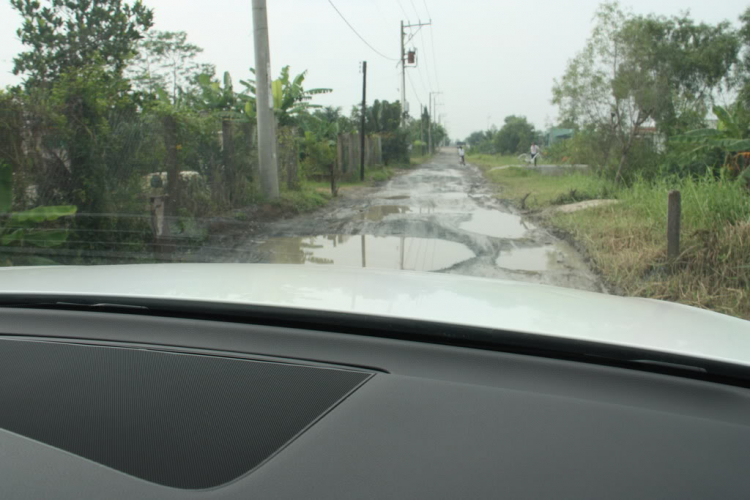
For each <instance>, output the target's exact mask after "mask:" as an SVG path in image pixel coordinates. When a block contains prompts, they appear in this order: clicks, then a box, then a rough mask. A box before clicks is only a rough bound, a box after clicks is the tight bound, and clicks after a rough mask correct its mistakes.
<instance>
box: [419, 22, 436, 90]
mask: <svg viewBox="0 0 750 500" xmlns="http://www.w3.org/2000/svg"><path fill="white" fill-rule="evenodd" d="M431 28H432V27H431ZM419 39H420V40H422V51H423V52H427V44H426V43H424V34H423V33H422V32H421V31H420V32H419ZM425 59H427V58H426V57H425ZM425 65H426V61H425ZM432 70H433V71H435V68H433V69H432ZM426 71H427V81H428V82H430V92H432V90H433V89H434V87H433V86H432V79H431V78H430V68H429V67H428V68H427V70H426Z"/></svg>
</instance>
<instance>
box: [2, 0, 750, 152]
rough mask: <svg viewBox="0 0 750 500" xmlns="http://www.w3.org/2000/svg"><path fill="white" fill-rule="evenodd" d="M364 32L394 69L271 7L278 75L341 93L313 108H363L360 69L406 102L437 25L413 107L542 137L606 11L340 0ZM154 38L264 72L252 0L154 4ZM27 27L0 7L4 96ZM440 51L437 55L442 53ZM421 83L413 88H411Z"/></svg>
mask: <svg viewBox="0 0 750 500" xmlns="http://www.w3.org/2000/svg"><path fill="white" fill-rule="evenodd" d="M332 1H333V3H334V4H335V5H336V6H337V7H338V9H339V10H340V11H341V12H342V14H343V15H344V16H345V17H346V18H347V19H348V21H349V22H350V23H351V24H352V25H353V26H354V27H355V28H356V29H357V31H358V32H359V33H360V34H361V35H362V36H363V37H364V38H365V39H366V40H367V41H368V42H369V43H370V44H371V45H372V46H373V47H375V49H377V50H378V51H380V52H381V53H382V54H384V55H385V56H387V57H388V58H390V59H394V60H388V59H386V58H384V57H381V56H380V55H378V54H376V53H375V52H373V51H372V50H370V49H369V48H368V47H367V46H366V45H365V44H364V43H363V42H361V41H360V40H359V39H358V38H357V36H356V35H355V34H354V33H352V31H351V30H350V29H349V27H347V25H346V24H345V23H344V21H343V20H342V19H341V18H340V17H339V15H338V14H337V13H336V11H335V10H334V9H333V7H331V4H330V3H329V1H328V0H268V16H269V24H270V40H271V64H272V71H273V73H274V75H277V74H278V72H279V70H280V69H281V67H282V66H284V65H291V69H292V73H293V74H296V73H299V72H301V71H303V70H308V71H309V73H308V79H307V82H306V84H307V85H306V86H307V87H309V88H312V87H328V88H332V89H334V92H333V93H332V94H330V95H325V96H320V97H319V98H316V100H315V102H317V103H318V104H323V105H335V106H341V107H343V108H344V110H345V111H346V113H347V114H348V113H349V111H350V109H351V107H352V105H354V104H355V103H357V102H358V101H360V100H361V92H362V80H361V74H360V73H359V64H360V61H363V60H366V61H368V76H369V78H368V80H369V83H368V100H369V101H370V102H371V101H372V100H373V99H386V100H397V99H399V98H400V90H399V89H400V77H399V70H398V69H397V67H396V64H397V63H396V61H397V59H398V56H399V23H400V21H402V20H404V21H408V22H410V23H417V22H418V21H422V22H426V21H429V20H430V19H432V22H433V26H432V27H428V28H424V29H423V30H422V31H421V32H419V33H417V34H416V35H415V37H414V38H413V39H412V40H411V42H409V45H408V46H409V47H415V48H416V49H417V51H418V54H419V56H418V57H419V67H418V68H417V69H409V70H408V74H409V80H407V84H406V88H407V101H408V102H409V104H410V107H411V111H412V115H417V114H418V109H419V105H420V101H421V103H423V104H425V105H426V104H427V102H428V93H429V92H431V91H433V92H437V91H441V92H443V94H442V95H441V96H440V97H439V100H440V103H441V106H440V108H439V113H440V114H442V115H444V118H443V120H444V122H445V123H447V125H448V129H449V132H450V134H451V137H454V138H465V137H466V136H467V135H468V134H469V133H471V132H473V131H474V130H479V129H485V128H486V127H487V125H488V123H490V124H497V125H501V124H502V121H503V118H504V117H505V116H507V115H511V114H516V115H525V116H527V117H528V118H529V120H531V121H532V122H533V123H534V124H535V125H536V126H537V127H539V128H544V127H546V125H548V124H549V123H551V122H552V121H553V120H554V119H555V117H556V110H555V108H554V107H553V106H552V105H551V104H550V99H551V88H552V83H553V79H554V78H556V77H559V76H560V75H562V73H563V71H564V69H565V64H566V62H567V61H568V59H570V58H571V57H573V56H574V55H575V53H576V52H577V51H578V50H579V49H581V47H582V46H583V44H584V42H585V40H586V38H587V36H588V34H589V32H590V30H591V26H592V22H591V20H592V16H593V14H594V11H595V10H596V7H597V5H598V4H599V3H600V2H599V0H573V1H569V2H561V1H560V0H523V1H516V0H512V1H511V0H462V1H456V0H332ZM144 3H146V4H147V5H148V6H149V7H152V8H153V9H154V11H155V20H156V22H155V27H154V28H155V29H159V30H169V31H186V32H187V33H188V36H189V40H190V41H191V42H193V43H195V44H197V45H199V46H201V47H203V48H204V49H205V52H204V53H203V54H202V56H201V60H202V61H203V62H210V63H214V64H215V65H216V66H217V70H218V71H219V73H220V74H221V73H222V72H224V71H229V72H230V73H231V74H232V76H233V78H234V79H235V81H238V80H240V79H242V78H245V77H247V76H249V71H248V68H250V67H252V66H254V62H253V61H254V55H253V40H252V9H251V1H250V0H213V1H210V2H209V1H206V0H145V2H144ZM622 4H623V6H625V7H629V8H631V9H632V10H633V11H634V12H636V13H644V14H645V13H652V12H653V13H657V14H678V13H680V12H682V11H686V10H689V11H690V12H691V14H692V15H693V17H694V18H695V19H697V20H701V21H706V22H711V23H716V22H719V21H722V20H730V21H732V22H736V20H737V18H738V16H739V14H740V13H741V12H742V11H743V10H744V9H745V8H747V6H748V2H747V0H719V1H706V0H659V1H654V0H625V1H623V2H622ZM19 24H20V17H19V16H18V15H17V14H16V13H15V11H13V9H12V8H11V7H10V4H9V2H8V0H0V86H4V85H7V84H11V83H16V82H17V81H18V79H17V78H16V77H14V76H13V75H12V74H11V70H12V66H13V61H12V59H13V57H14V56H15V54H17V53H18V52H19V51H20V50H21V49H22V46H21V44H20V43H19V42H18V40H17V37H16V34H15V31H16V29H17V28H18V26H19ZM433 47H434V50H433ZM410 82H411V83H410Z"/></svg>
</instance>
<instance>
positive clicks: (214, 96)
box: [198, 71, 244, 117]
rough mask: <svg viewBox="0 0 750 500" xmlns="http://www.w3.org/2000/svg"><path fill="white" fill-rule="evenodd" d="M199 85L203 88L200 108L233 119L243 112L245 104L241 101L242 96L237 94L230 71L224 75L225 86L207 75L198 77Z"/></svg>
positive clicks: (199, 103)
mask: <svg viewBox="0 0 750 500" xmlns="http://www.w3.org/2000/svg"><path fill="white" fill-rule="evenodd" d="M198 85H199V86H200V88H201V95H200V98H199V102H198V107H199V108H202V109H205V110H208V111H215V112H219V113H221V114H223V115H226V116H232V117H234V116H237V115H239V114H241V112H242V111H243V109H244V102H243V101H242V99H240V95H238V94H237V93H235V91H234V84H233V83H232V76H231V75H230V74H229V72H228V71H227V72H225V73H224V78H223V86H222V84H221V83H219V82H217V81H214V80H212V78H211V76H210V75H207V74H202V75H199V76H198Z"/></svg>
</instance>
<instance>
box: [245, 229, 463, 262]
mask: <svg viewBox="0 0 750 500" xmlns="http://www.w3.org/2000/svg"><path fill="white" fill-rule="evenodd" d="M260 250H261V251H263V253H264V254H266V255H268V256H269V260H268V262H270V263H273V264H328V265H337V266H356V267H371V268H379V269H403V270H408V271H439V270H441V269H445V268H448V267H451V266H453V265H454V264H458V263H459V262H462V261H464V260H468V259H471V258H473V257H474V252H472V251H471V250H470V249H469V248H468V247H466V246H465V245H462V244H460V243H454V242H452V241H445V240H437V239H428V238H402V237H398V236H384V237H380V236H346V235H334V236H310V237H305V238H273V239H270V240H268V241H266V242H265V243H262V244H261V245H260Z"/></svg>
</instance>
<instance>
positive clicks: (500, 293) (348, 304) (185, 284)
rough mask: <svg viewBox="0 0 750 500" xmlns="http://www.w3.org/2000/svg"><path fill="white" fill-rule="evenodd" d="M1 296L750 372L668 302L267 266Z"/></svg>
mask: <svg viewBox="0 0 750 500" xmlns="http://www.w3.org/2000/svg"><path fill="white" fill-rule="evenodd" d="M0 294H2V295H15V294H24V295H27V294H55V295H56V294H64V295H80V296H94V297H120V298H126V297H148V298H162V299H164V298H168V299H183V300H198V301H207V302H219V303H234V304H248V305H264V306H277V307H290V308H297V309H308V310H320V311H330V312H343V313H354V314H362V315H375V316H381V317H393V318H402V319H414V320H424V321H436V322H443V323H451V324H457V325H468V326H476V327H484V328H494V329H503V330H508V331H515V332H520V333H532V334H545V335H551V336H556V337H562V338H570V339H578V340H586V341H593V342H601V343H606V344H611V345H620V346H628V347H637V348H643V349H649V350H654V351H661V352H665V353H672V354H680V355H686V356H694V357H700V358H704V359H711V360H714V361H723V362H728V363H734V364H741V365H747V366H750V321H744V320H741V319H737V318H732V317H729V316H724V315H721V314H717V313H713V312H709V311H704V310H701V309H695V308H692V307H688V306H683V305H679V304H673V303H668V302H661V301H655V300H647V299H638V298H623V297H615V296H610V295H603V294H597V293H591V292H584V291H579V290H572V289H565V288H556V287H550V286H542V285H533V284H527V283H520V282H510V281H498V280H489V279H481V278H471V277H464V276H456V275H445V274H434V273H412V272H404V271H400V272H395V271H378V270H364V269H362V270H360V269H347V268H333V267H323V266H320V267H315V266H309V267H308V266H295V265H270V264H159V265H131V266H97V267H38V268H3V269H0Z"/></svg>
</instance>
